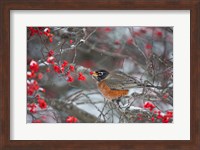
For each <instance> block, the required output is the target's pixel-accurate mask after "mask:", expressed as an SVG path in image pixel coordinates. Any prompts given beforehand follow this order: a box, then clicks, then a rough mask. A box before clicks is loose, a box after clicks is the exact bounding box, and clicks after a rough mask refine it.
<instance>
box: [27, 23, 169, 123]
mask: <svg viewBox="0 0 200 150" xmlns="http://www.w3.org/2000/svg"><path fill="white" fill-rule="evenodd" d="M99 69H105V70H107V71H109V72H111V71H122V72H124V73H126V74H129V75H130V76H132V77H134V78H137V80H139V81H140V82H141V83H144V82H146V81H148V83H151V84H152V85H155V86H160V87H162V88H161V89H157V88H153V87H151V88H145V87H143V88H136V89H134V90H133V95H132V96H131V97H128V98H124V99H121V102H120V106H121V108H119V107H118V106H117V105H116V104H115V103H114V102H108V101H107V100H106V99H105V98H104V97H103V96H102V95H101V94H100V92H99V91H98V89H97V86H96V81H95V80H93V79H92V77H91V75H90V72H91V71H95V70H99ZM168 122H169V123H171V122H173V27H28V28H27V123H168Z"/></svg>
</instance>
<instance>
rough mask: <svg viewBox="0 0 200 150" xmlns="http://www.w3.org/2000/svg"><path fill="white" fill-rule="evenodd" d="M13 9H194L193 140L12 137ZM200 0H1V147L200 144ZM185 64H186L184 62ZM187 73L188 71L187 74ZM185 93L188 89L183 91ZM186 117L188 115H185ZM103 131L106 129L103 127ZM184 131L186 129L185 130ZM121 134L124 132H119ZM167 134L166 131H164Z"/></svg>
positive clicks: (193, 147)
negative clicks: (52, 139)
mask: <svg viewBox="0 0 200 150" xmlns="http://www.w3.org/2000/svg"><path fill="white" fill-rule="evenodd" d="M11 10H190V18H191V20H190V37H191V38H190V77H191V78H190V107H191V108H190V109H191V111H190V118H191V119H190V140H188V141H179V140H176V141H173V140H170V141H159V140H157V141H153V140H152V141H142V140H137V141H105V140H102V141H63V140H62V141H31V140H29V141H23V140H22V141H11V140H10V11H11ZM199 28H200V1H199V0H190V1H189V0H162V1H161V0H160V1H156V0H132V1H124V0H105V1H101V0H93V1H90V0H68V1H64V0H42V1H41V0H27V1H25V0H1V2H0V29H1V30H0V31H1V32H0V78H1V84H0V95H1V98H0V100H1V103H0V119H1V124H0V142H1V143H0V149H5V150H10V149H20V150H23V149H24V150H25V149H26V150H27V149H29V150H30V149H41V150H50V149H110V150H111V149H115V150H116V149H124V150H125V149H126V150H128V149H134V150H136V149H140V150H142V149H159V150H161V149H181V150H183V149H190V150H197V149H199V148H200V115H199V114H200V103H199V97H200V94H199V93H200V88H199V85H200V84H199V77H200V70H199V69H200V62H199V57H198V56H200V29H199ZM183 65H184V64H183ZM183 76H184V75H183ZM183 94H184V93H183ZM183 117H184V116H183ZM100 132H102V131H100ZM183 132H184V131H183ZM119 136H120V135H119ZM163 136H164V135H163Z"/></svg>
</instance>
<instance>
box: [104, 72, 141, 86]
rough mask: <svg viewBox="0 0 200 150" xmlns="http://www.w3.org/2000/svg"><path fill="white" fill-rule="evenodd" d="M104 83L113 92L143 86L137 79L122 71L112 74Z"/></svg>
mask: <svg viewBox="0 0 200 150" xmlns="http://www.w3.org/2000/svg"><path fill="white" fill-rule="evenodd" d="M104 81H105V82H106V84H107V85H108V86H109V87H110V89H113V90H114V89H115V90H126V89H130V88H132V87H137V86H139V85H141V83H140V82H139V81H138V80H137V79H135V78H133V77H131V76H129V75H127V74H125V73H123V72H120V71H118V72H114V73H111V74H110V75H109V76H108V78H107V79H106V80H104Z"/></svg>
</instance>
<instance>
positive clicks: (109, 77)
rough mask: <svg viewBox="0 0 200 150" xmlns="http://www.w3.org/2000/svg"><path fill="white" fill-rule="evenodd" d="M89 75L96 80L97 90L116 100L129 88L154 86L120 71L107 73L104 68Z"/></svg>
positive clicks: (127, 93)
mask: <svg viewBox="0 0 200 150" xmlns="http://www.w3.org/2000/svg"><path fill="white" fill-rule="evenodd" d="M91 75H92V76H93V78H94V79H96V80H97V86H98V89H99V91H100V92H101V93H102V95H103V96H104V97H105V98H106V99H108V100H118V99H119V98H121V97H124V96H127V95H129V94H130V93H129V90H130V89H131V88H135V87H155V86H153V85H149V84H147V85H145V84H143V83H141V82H140V81H138V80H137V79H135V78H133V77H131V76H129V75H127V74H125V73H123V72H121V71H115V72H111V73H109V72H108V71H106V70H98V71H94V72H92V73H91Z"/></svg>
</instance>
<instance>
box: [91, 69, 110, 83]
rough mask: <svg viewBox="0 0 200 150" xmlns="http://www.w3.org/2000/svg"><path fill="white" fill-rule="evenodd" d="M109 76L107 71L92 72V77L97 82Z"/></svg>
mask: <svg viewBox="0 0 200 150" xmlns="http://www.w3.org/2000/svg"><path fill="white" fill-rule="evenodd" d="M108 75H109V72H108V71H106V70H97V71H94V72H92V76H93V77H94V78H95V79H96V80H97V81H101V80H103V79H105V78H106V77H107V76H108Z"/></svg>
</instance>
